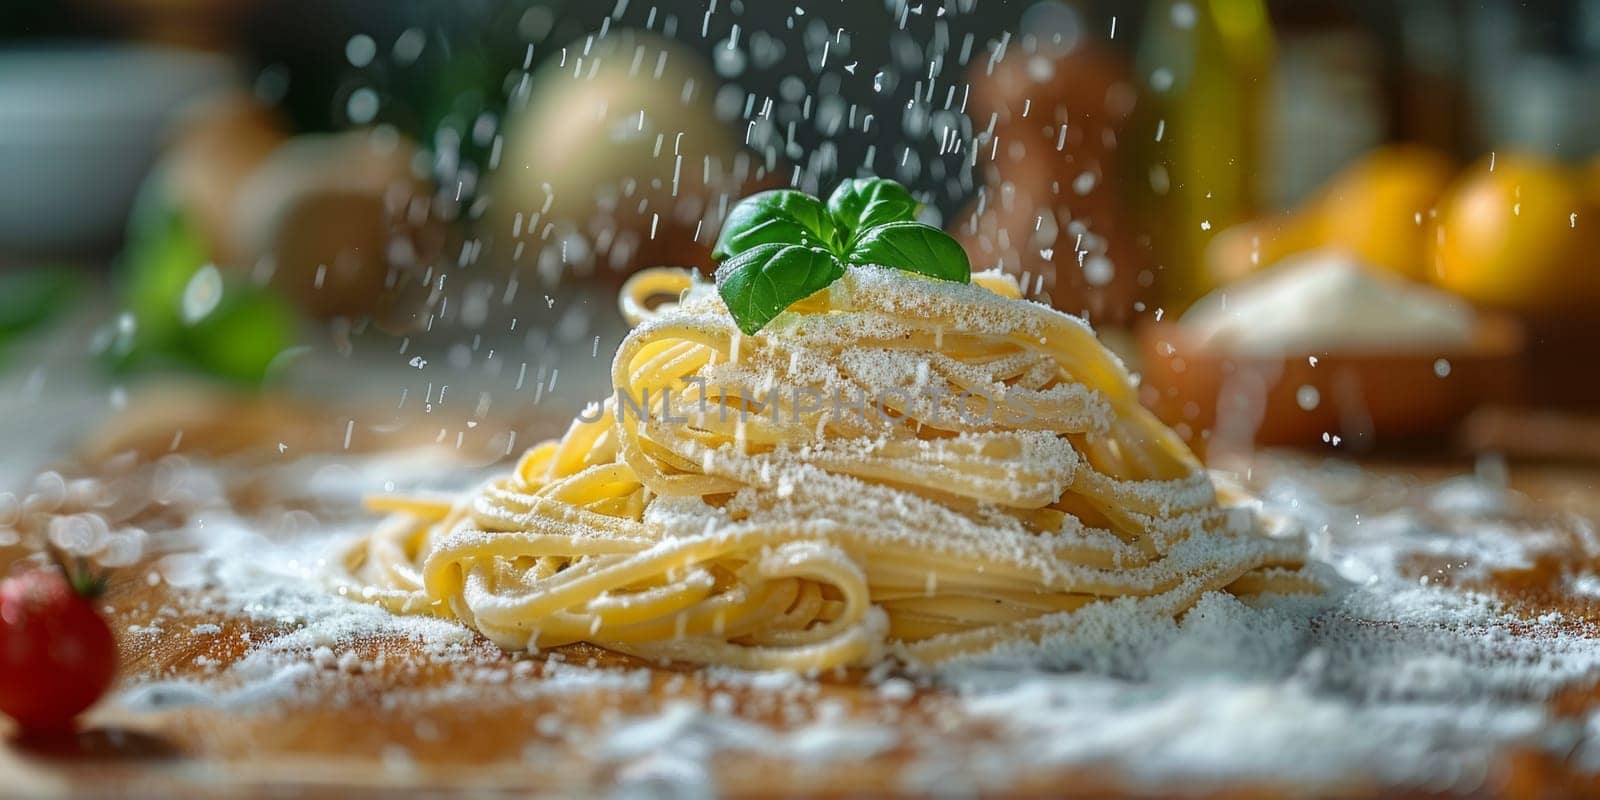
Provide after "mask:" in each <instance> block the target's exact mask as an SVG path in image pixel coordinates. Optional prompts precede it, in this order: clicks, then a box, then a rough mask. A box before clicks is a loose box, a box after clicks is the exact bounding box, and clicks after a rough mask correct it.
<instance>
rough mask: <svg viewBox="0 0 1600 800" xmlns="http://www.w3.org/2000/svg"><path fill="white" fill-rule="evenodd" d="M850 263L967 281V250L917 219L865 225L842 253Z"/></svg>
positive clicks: (947, 235)
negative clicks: (852, 244)
mask: <svg viewBox="0 0 1600 800" xmlns="http://www.w3.org/2000/svg"><path fill="white" fill-rule="evenodd" d="M845 260H847V261H849V262H850V263H851V264H877V265H878V266H883V267H894V268H896V269H903V270H905V271H907V272H915V273H918V274H920V275H927V276H929V277H931V278H939V279H940V280H946V281H956V282H957V283H970V282H971V281H972V264H971V262H969V261H968V260H967V251H966V250H963V249H961V243H960V242H957V241H956V240H955V239H953V238H951V237H950V234H948V233H945V232H944V231H941V230H939V229H938V228H935V227H933V226H932V225H924V224H922V223H920V222H891V223H889V224H887V225H879V226H877V227H875V228H868V229H867V230H865V231H862V232H861V233H860V235H858V236H857V237H856V242H855V245H854V246H852V247H851V248H850V252H849V253H848V254H846V255H845Z"/></svg>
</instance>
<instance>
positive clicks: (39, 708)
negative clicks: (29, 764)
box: [0, 571, 117, 731]
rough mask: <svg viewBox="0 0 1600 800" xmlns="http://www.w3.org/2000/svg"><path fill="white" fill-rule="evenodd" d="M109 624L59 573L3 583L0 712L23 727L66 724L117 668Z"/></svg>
mask: <svg viewBox="0 0 1600 800" xmlns="http://www.w3.org/2000/svg"><path fill="white" fill-rule="evenodd" d="M116 661H117V648H116V642H115V641H113V639H112V638H111V629H110V628H109V627H107V626H106V623H105V620H103V619H101V618H100V615H99V614H98V613H96V612H95V609H94V605H93V601H92V600H91V599H90V598H88V597H84V596H83V595H80V594H78V593H77V592H75V591H73V588H72V586H71V585H70V584H68V583H67V581H66V579H65V578H63V577H62V576H61V575H60V574H58V573H55V572H45V571H37V572H29V573H25V574H23V575H19V576H16V577H13V578H9V579H7V580H6V581H4V582H3V583H0V712H3V713H5V714H6V715H7V716H9V717H11V718H12V719H14V720H16V721H17V724H19V725H21V726H22V728H23V729H24V730H46V731H48V730H63V729H68V728H70V727H71V725H72V719H73V718H74V717H76V716H77V715H78V714H79V713H80V712H82V711H83V710H84V709H86V708H88V707H89V706H91V705H93V704H94V701H95V700H98V699H99V698H100V695H102V694H104V693H105V690H106V687H107V686H110V685H111V678H112V676H113V675H114V674H115V673H116V667H117V664H116Z"/></svg>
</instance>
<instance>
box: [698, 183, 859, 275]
mask: <svg viewBox="0 0 1600 800" xmlns="http://www.w3.org/2000/svg"><path fill="white" fill-rule="evenodd" d="M838 242H839V236H838V233H837V231H836V230H835V228H834V224H833V219H832V218H831V217H829V216H828V209H827V207H826V206H824V205H823V204H822V201H820V200H818V199H817V198H815V197H812V196H811V195H809V194H806V193H805V192H797V191H794V190H792V189H775V190H772V191H767V192H760V193H758V194H753V195H750V196H749V197H746V198H745V199H743V200H740V201H739V202H738V204H737V205H735V206H734V207H733V210H732V211H729V212H728V219H727V221H726V222H724V223H723V224H722V235H721V236H719V237H718V238H717V246H716V249H714V250H712V251H711V256H712V258H715V259H717V260H719V261H720V260H722V259H725V258H732V257H733V256H736V255H739V254H740V253H743V252H745V251H747V250H749V249H750V248H752V247H755V246H756V245H762V244H771V243H776V244H803V245H808V246H811V247H826V248H828V249H830V250H831V249H835V248H837V247H838Z"/></svg>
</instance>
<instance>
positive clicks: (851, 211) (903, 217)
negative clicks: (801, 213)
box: [828, 178, 921, 242]
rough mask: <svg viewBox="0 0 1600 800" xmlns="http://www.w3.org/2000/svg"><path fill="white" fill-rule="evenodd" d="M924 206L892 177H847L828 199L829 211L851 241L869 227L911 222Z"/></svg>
mask: <svg viewBox="0 0 1600 800" xmlns="http://www.w3.org/2000/svg"><path fill="white" fill-rule="evenodd" d="M919 207H921V204H920V203H918V202H917V201H916V198H913V197H912V196H911V192H908V191H906V187H904V186H901V185H900V184H898V183H895V182H894V181H891V180H889V179H888V178H846V179H845V180H844V181H843V182H842V183H840V184H839V186H838V188H836V189H834V190H833V194H831V195H829V196H828V211H829V212H830V213H832V214H833V221H834V223H836V224H837V225H838V226H839V228H840V230H841V231H843V232H844V233H845V236H843V237H841V238H843V239H845V240H846V241H847V242H848V241H851V240H853V239H854V237H855V235H857V234H860V233H861V232H862V231H865V230H867V229H868V228H873V227H877V226H879V225H885V224H888V223H890V222H911V221H913V220H915V219H916V218H917V209H918V208H919Z"/></svg>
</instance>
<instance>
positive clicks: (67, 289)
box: [0, 267, 83, 341]
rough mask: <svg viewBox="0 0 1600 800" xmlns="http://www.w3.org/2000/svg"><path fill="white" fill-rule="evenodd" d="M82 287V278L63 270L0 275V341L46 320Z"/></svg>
mask: <svg viewBox="0 0 1600 800" xmlns="http://www.w3.org/2000/svg"><path fill="white" fill-rule="evenodd" d="M82 287H83V279H82V277H81V276H80V275H79V274H78V273H77V272H76V271H74V270H72V269H69V268H66V267H33V268H30V269H20V270H12V271H9V272H0V341H4V340H7V339H10V338H11V337H13V336H16V335H17V334H20V333H23V332H25V331H27V330H29V329H31V328H33V327H35V326H37V325H40V324H42V323H44V322H46V321H48V320H49V319H51V318H52V317H54V316H55V315H56V314H58V313H60V312H61V310H62V309H63V308H66V306H67V304H68V303H69V302H71V300H72V298H73V297H74V296H75V295H77V294H78V292H79V290H80V289H82Z"/></svg>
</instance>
